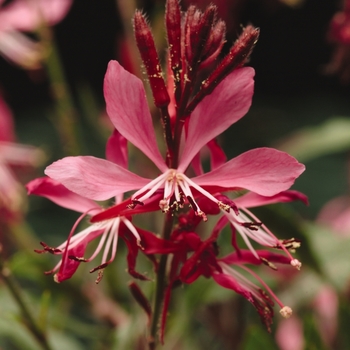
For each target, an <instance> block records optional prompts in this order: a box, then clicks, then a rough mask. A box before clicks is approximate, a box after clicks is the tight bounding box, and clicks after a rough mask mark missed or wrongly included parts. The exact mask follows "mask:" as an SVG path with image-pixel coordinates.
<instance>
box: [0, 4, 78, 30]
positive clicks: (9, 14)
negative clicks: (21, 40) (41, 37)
mask: <svg viewBox="0 0 350 350" xmlns="http://www.w3.org/2000/svg"><path fill="white" fill-rule="evenodd" d="M72 2H73V1H72V0H30V1H28V0H15V1H13V2H12V3H10V4H9V5H7V6H4V7H3V8H1V10H0V30H8V29H17V30H23V31H33V30H35V29H37V27H38V26H39V25H40V24H41V22H42V21H43V20H44V21H45V22H46V23H47V24H49V25H54V24H56V23H57V22H60V21H61V20H62V19H63V18H64V17H65V15H66V14H67V12H68V11H69V9H70V7H71V5H72Z"/></svg>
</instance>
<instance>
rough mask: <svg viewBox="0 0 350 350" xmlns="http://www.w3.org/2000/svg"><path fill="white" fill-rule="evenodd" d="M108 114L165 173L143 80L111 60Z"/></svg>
mask: <svg viewBox="0 0 350 350" xmlns="http://www.w3.org/2000/svg"><path fill="white" fill-rule="evenodd" d="M104 96H105V100H106V105H107V113H108V115H109V117H110V119H111V121H112V123H113V124H114V126H115V128H116V129H117V130H118V131H119V132H120V133H121V134H122V135H123V136H124V137H125V138H126V139H128V140H129V141H130V142H131V143H132V144H134V145H135V146H136V147H137V148H139V149H140V150H141V151H142V152H143V153H144V154H145V155H146V156H147V157H148V158H149V159H151V160H152V161H153V163H154V164H155V165H156V166H157V167H158V168H159V169H160V170H161V171H165V170H166V169H167V166H166V165H165V162H164V159H163V157H162V156H161V154H160V152H159V149H158V145H157V142H156V137H155V133H154V128H153V125H152V117H151V114H150V112H149V107H148V104H147V100H146V94H145V90H144V88H143V84H142V81H141V80H140V79H139V78H137V77H136V76H134V75H133V74H130V73H129V72H127V71H126V70H125V69H124V68H123V67H122V66H121V65H120V64H119V63H118V62H117V61H110V62H109V64H108V68H107V73H106V75H105V80H104Z"/></svg>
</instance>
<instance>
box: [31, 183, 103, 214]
mask: <svg viewBox="0 0 350 350" xmlns="http://www.w3.org/2000/svg"><path fill="white" fill-rule="evenodd" d="M26 188H27V191H28V194H34V195H37V196H41V197H45V198H47V199H50V200H51V201H52V202H54V203H56V204H58V205H59V206H61V207H63V208H67V209H71V210H75V211H77V212H80V213H85V212H87V211H89V213H90V214H93V213H92V212H90V210H91V209H93V208H95V209H96V210H98V211H101V209H102V208H101V207H100V206H98V205H97V204H96V203H95V202H94V201H92V200H90V199H87V198H84V197H82V196H79V195H78V194H76V193H74V192H72V191H70V190H68V189H67V188H66V187H64V186H63V185H61V184H60V183H59V182H58V181H55V180H53V179H51V178H49V177H41V178H38V179H35V180H33V181H30V182H29V183H28V184H27V185H26ZM95 213H96V211H95Z"/></svg>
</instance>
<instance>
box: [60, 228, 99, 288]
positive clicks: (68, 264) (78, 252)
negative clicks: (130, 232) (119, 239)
mask: <svg viewBox="0 0 350 350" xmlns="http://www.w3.org/2000/svg"><path fill="white" fill-rule="evenodd" d="M102 233H103V230H95V231H92V232H90V233H89V234H88V235H87V236H86V237H85V238H84V239H83V240H82V241H81V242H80V243H79V244H78V245H76V246H75V247H74V248H71V249H68V251H65V252H64V254H63V256H62V261H61V266H60V269H59V271H58V272H57V274H56V275H55V281H56V282H58V283H61V282H63V281H65V280H67V279H69V278H71V277H72V276H73V275H74V273H75V272H76V270H77V269H78V267H79V265H80V264H81V262H80V261H77V260H74V259H70V258H69V256H74V257H78V258H83V257H84V254H85V250H86V247H87V245H88V243H89V242H91V241H92V240H93V239H95V238H96V237H98V236H99V235H101V234H102Z"/></svg>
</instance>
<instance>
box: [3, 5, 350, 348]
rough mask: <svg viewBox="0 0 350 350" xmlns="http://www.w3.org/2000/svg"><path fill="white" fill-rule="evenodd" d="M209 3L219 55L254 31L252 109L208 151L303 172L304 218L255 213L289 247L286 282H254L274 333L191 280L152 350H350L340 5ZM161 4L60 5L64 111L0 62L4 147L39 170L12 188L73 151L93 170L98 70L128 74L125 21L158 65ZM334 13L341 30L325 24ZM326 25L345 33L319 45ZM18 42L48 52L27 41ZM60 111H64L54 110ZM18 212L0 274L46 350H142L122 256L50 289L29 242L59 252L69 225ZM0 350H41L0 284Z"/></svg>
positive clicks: (101, 139) (25, 73)
mask: <svg viewBox="0 0 350 350" xmlns="http://www.w3.org/2000/svg"><path fill="white" fill-rule="evenodd" d="M15 1H19V0H13V1H3V2H2V4H1V1H0V6H1V7H0V20H1V11H4V10H5V9H6V7H7V6H10V5H11V3H14V2H15ZM210 2H211V3H216V4H217V6H218V13H219V17H221V18H222V19H224V20H225V21H226V23H227V28H228V35H227V48H229V47H230V46H231V44H232V43H233V42H234V40H235V39H236V38H237V36H238V35H239V33H240V31H241V27H242V26H245V25H247V24H249V23H251V24H253V25H254V26H257V27H260V29H261V34H260V38H259V41H258V43H257V45H256V47H255V49H254V52H253V55H252V57H251V60H250V62H249V63H248V64H249V65H250V66H252V67H254V68H255V70H256V76H255V82H256V85H255V94H254V98H253V105H252V107H251V109H250V111H249V112H248V114H247V115H246V116H245V117H244V118H242V119H241V120H240V121H239V122H238V123H236V124H234V125H233V126H232V127H231V128H230V129H229V130H227V131H226V132H225V133H224V134H223V135H222V136H221V138H220V142H221V144H222V145H223V148H224V150H225V151H226V153H227V155H228V157H229V158H232V157H234V156H236V155H238V154H240V153H242V152H244V151H246V150H248V149H251V148H255V147H262V146H272V147H276V148H278V149H281V150H285V151H287V152H289V153H290V154H292V155H293V156H295V157H296V158H297V159H298V160H299V161H301V162H303V163H305V165H306V172H305V173H304V174H303V175H302V176H301V177H300V178H299V179H298V180H297V182H296V184H295V186H294V187H293V189H296V190H299V191H301V192H303V193H305V194H306V195H307V196H308V197H309V202H310V205H309V206H305V205H303V204H301V203H292V204H288V205H286V204H284V205H273V206H268V207H266V208H261V209H259V211H257V215H258V216H259V218H261V219H262V221H264V222H266V223H268V226H269V227H270V228H272V229H273V231H274V232H275V233H276V235H277V236H278V237H281V238H287V237H296V238H299V239H301V240H302V247H301V248H300V251H299V253H298V254H299V255H298V256H299V257H300V260H301V261H302V262H303V268H302V270H301V271H300V272H299V273H297V274H295V273H294V272H293V273H291V272H286V271H281V272H279V273H277V274H272V273H266V272H262V275H263V276H264V278H266V280H267V281H269V284H270V285H271V286H272V287H273V289H274V290H275V291H276V293H277V294H278V296H279V297H280V298H281V299H282V300H283V301H284V302H285V303H286V304H287V305H290V306H292V308H293V309H294V310H295V316H294V317H292V318H291V319H289V320H287V321H285V320H281V318H280V317H279V315H278V314H277V312H276V314H277V315H276V316H275V323H274V326H273V332H272V334H269V333H267V332H266V330H265V329H264V327H263V325H261V323H260V320H259V317H258V316H257V315H256V314H255V310H254V309H253V308H252V307H251V305H249V303H247V302H246V300H243V298H241V297H238V296H236V295H233V293H232V292H231V291H227V290H222V289H220V288H219V287H218V286H216V285H214V283H213V281H210V280H205V279H202V280H200V281H198V283H195V284H193V285H189V286H186V287H185V288H179V290H177V291H176V292H175V293H174V301H173V305H172V309H173V310H176V312H175V311H173V312H172V313H171V317H169V320H168V328H169V330H168V334H167V335H166V344H165V346H164V349H244V350H245V349H247V350H248V349H249V350H250V349H270V350H271V349H282V350H299V349H318V350H319V349H337V350H338V349H339V350H341V349H344V350H345V349H350V336H349V334H348V330H347V328H348V324H349V322H350V307H349V301H350V284H349V281H350V255H349V251H350V238H349V237H350V192H349V149H350V97H349V96H350V73H349V71H350V13H349V7H350V6H349V5H347V3H348V1H338V0H337V1H336V0H324V1H319V0H304V1H301V0H283V1H282V0H227V1H225V0H217V1H215V0H212V1H210ZM164 3H165V2H164V0H158V1H157V0H154V1H146V0H144V1H136V2H133V1H127V0H124V1H123V0H99V1H97V0H73V2H72V5H71V8H70V9H69V10H67V14H66V15H65V16H63V18H62V19H61V20H60V21H57V23H54V24H53V26H52V27H51V28H50V33H49V38H51V39H52V43H54V45H55V47H54V50H55V52H56V53H57V57H56V58H58V62H60V65H61V68H62V71H61V72H62V73H63V74H64V76H65V79H66V80H65V83H66V84H67V86H66V87H67V90H66V93H67V91H69V92H68V97H67V95H65V94H64V93H63V95H60V94H59V93H58V92H57V89H55V87H53V85H54V82H55V79H58V80H56V83H57V81H60V79H61V78H62V76H61V77H58V78H57V76H56V77H55V74H53V73H50V72H49V71H50V69H51V68H50V64H51V63H46V64H40V65H39V66H38V67H35V69H26V68H24V67H23V66H20V65H18V64H16V63H14V62H13V61H11V60H9V59H8V58H7V59H5V58H3V57H2V56H1V57H0V92H1V96H2V98H3V99H4V101H5V102H6V104H7V105H8V107H9V109H10V110H11V111H12V115H13V118H14V129H15V134H16V139H17V141H18V142H20V143H23V144H29V145H32V146H36V147H38V148H40V149H41V150H43V151H44V152H45V157H44V158H43V159H42V161H41V162H40V165H39V166H38V167H34V168H31V169H29V170H25V171H24V170H23V169H22V168H21V167H20V168H19V169H15V170H16V171H17V174H18V178H19V181H20V182H21V183H22V184H25V183H26V182H27V181H29V180H31V179H34V178H35V177H39V176H43V169H44V168H45V166H46V165H48V164H50V163H51V162H52V161H54V160H57V159H58V158H61V157H63V156H65V155H66V154H67V153H69V152H67V149H70V150H71V149H72V148H74V147H79V154H86V155H87V154H89V155H94V156H100V157H104V146H105V141H106V139H107V137H108V135H109V133H110V129H109V127H108V123H107V121H106V120H105V119H106V118H105V117H104V115H105V112H104V99H103V90H102V85H103V78H104V74H105V71H106V67H107V63H108V61H109V60H111V59H118V60H120V61H121V62H122V63H125V64H126V63H127V62H126V60H127V59H126V58H125V47H126V46H125V45H128V43H129V44H130V38H132V36H131V35H132V34H131V30H132V25H131V17H130V16H131V15H132V13H133V11H134V9H135V8H139V9H143V11H144V12H145V13H147V14H148V18H149V21H150V23H151V24H152V27H153V29H154V35H155V38H156V41H157V43H158V44H159V51H160V52H163V53H164V50H165V47H164V39H165V33H164V29H163V17H162V16H163V13H164ZM190 3H193V4H197V5H198V6H200V7H202V8H205V5H207V4H208V3H209V1H208V2H207V1H204V0H202V1H201V0H197V1H192V2H190V1H183V2H182V7H183V9H185V8H186V6H188V5H189V4H190ZM339 12H340V13H341V14H343V16H342V17H339V18H340V19H341V20H342V21H343V22H339V21H340V20H339V18H338V19H337V20H334V16H335V14H336V13H339ZM128 16H129V17H128ZM334 21H335V22H334ZM332 23H333V27H334V26H336V25H338V26H342V25H343V24H344V25H343V27H344V28H345V29H344V32H345V34H344V35H343V36H341V35H340V34H339V35H338V36H337V35H336V34H337V33H338V32H337V33H336V34H334V32H336V30H335V29H334V28H333V29H334V30H333V32H331V29H330V28H331V25H332ZM334 23H336V24H334ZM343 27H342V28H343ZM26 35H28V37H29V38H32V39H33V40H38V38H41V39H45V40H47V36H46V37H45V35H43V34H42V33H41V34H38V33H37V32H36V29H35V30H32V31H30V32H29V33H28V32H27V34H26ZM51 39H50V40H51ZM0 42H1V23H0ZM0 47H1V46H0ZM52 50H53V49H52ZM162 50H163V51H162ZM0 52H1V51H0ZM51 67H52V66H51ZM56 67H57V66H56ZM140 72H141V70H140ZM140 72H139V73H140ZM133 73H135V74H136V72H133ZM140 76H141V75H140ZM62 96H63V97H62ZM67 99H68V102H69V103H70V106H74V110H71V109H70V107H69V106H68V107H67V105H64V103H65V102H67ZM62 101H65V102H63V106H62V105H61V107H59V108H63V109H64V108H68V110H69V113H71V114H69V115H70V116H71V117H72V119H71V120H70V122H72V123H73V124H74V125H76V126H77V129H78V132H77V134H78V135H79V136H78V138H77V144H78V146H76V145H75V146H72V145H70V144H69V142H68V141H67V142H63V143H62V133H61V132H62V125H61V124H60V122H58V121H57V119H56V116H55V114H56V113H59V111H58V112H57V109H55V108H56V107H57V106H60V104H62ZM54 106H56V107H54ZM72 120H74V121H72ZM96 125H98V128H96ZM60 128H61V129H60ZM97 129H98V131H97ZM60 130H61V131H60ZM70 147H72V148H70ZM0 152H1V148H0ZM72 153H73V152H72ZM23 198H24V199H23V203H22V206H21V208H22V213H21V214H19V215H13V217H12V216H11V218H10V219H8V216H6V212H5V214H3V212H4V211H1V215H3V217H1V218H0V221H3V223H2V224H1V226H0V229H1V231H0V241H1V244H2V247H3V250H2V253H1V255H2V262H1V266H6V268H8V269H9V270H11V271H12V275H13V276H14V278H15V282H16V285H17V286H19V289H20V291H21V293H22V294H23V298H24V300H25V301H26V302H27V303H28V304H29V308H30V309H31V311H32V313H33V314H34V315H35V317H36V318H37V319H38V322H39V323H40V324H41V327H43V329H45V331H46V332H47V334H48V338H49V341H50V344H51V346H52V349H62V348H67V349H72V350H75V349H88V350H90V349H91V350H92V349H94V350H95V349H96V350H97V349H98V350H100V349H101V350H102V349H143V347H142V342H140V341H139V340H138V339H139V338H140V337H141V336H142V334H143V332H144V324H145V323H146V322H147V320H146V317H145V316H144V315H143V314H142V311H141V310H139V309H138V306H137V305H136V303H134V301H133V299H132V297H131V295H130V293H129V291H128V288H127V282H128V281H129V280H130V277H129V276H128V275H127V274H126V272H125V249H124V247H121V248H120V251H121V253H120V254H119V255H118V259H117V261H116V262H114V263H113V264H112V265H111V266H109V268H108V269H107V270H106V274H105V277H104V279H103V281H102V282H101V283H100V284H99V285H98V286H96V285H95V284H94V277H93V276H91V275H89V274H88V273H87V272H88V270H87V269H86V268H85V269H84V268H82V269H79V272H78V273H77V274H76V275H75V276H74V278H72V279H71V280H69V281H66V282H64V283H63V284H55V283H54V282H53V280H52V278H51V277H50V276H44V275H43V271H47V270H50V269H51V268H52V267H53V266H54V264H55V263H56V262H57V260H56V259H54V257H52V256H47V255H37V254H35V253H34V252H33V249H35V248H36V249H39V248H40V245H39V242H40V241H45V242H46V243H48V244H49V245H50V246H55V245H58V244H60V243H61V242H63V241H64V240H65V239H66V237H67V235H68V233H69V231H70V229H71V227H72V225H73V223H74V222H75V220H76V219H77V215H76V214H75V213H73V212H70V211H68V210H65V209H62V208H59V207H58V206H56V205H54V204H52V203H51V202H49V201H47V200H45V199H43V198H37V197H33V198H32V197H31V198H29V199H27V198H26V197H25V196H24V197H23ZM2 219H3V220H2ZM145 269H146V267H145ZM144 288H145V290H146V291H147V288H148V287H147V286H146V287H144ZM0 348H1V349H4V350H5V349H6V350H7V349H9V350H12V349H41V347H40V344H39V343H38V342H37V341H36V340H35V339H34V337H33V336H32V334H31V332H30V331H28V327H27V326H26V324H25V322H24V321H23V319H22V318H21V316H20V309H19V307H18V305H17V302H16V300H15V299H14V297H13V293H10V291H9V288H8V287H7V285H6V284H5V283H2V282H1V279H0Z"/></svg>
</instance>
